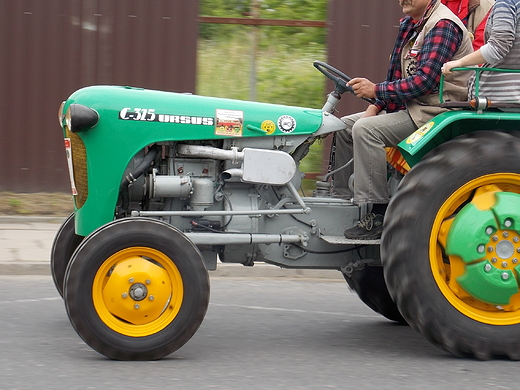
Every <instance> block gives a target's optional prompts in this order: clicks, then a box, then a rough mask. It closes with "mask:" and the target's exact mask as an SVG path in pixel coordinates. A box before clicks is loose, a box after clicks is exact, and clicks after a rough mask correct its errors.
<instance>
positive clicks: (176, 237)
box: [64, 218, 209, 360]
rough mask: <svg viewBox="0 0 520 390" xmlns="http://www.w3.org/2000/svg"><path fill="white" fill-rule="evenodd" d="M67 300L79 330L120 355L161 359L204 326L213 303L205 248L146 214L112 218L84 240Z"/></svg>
mask: <svg viewBox="0 0 520 390" xmlns="http://www.w3.org/2000/svg"><path fill="white" fill-rule="evenodd" d="M64 297H65V304H66V308H67V313H68V315H69V318H70V321H71V323H72V325H73V326H74V328H75V329H76V331H77V332H78V334H79V335H80V337H81V338H82V339H83V340H84V341H85V342H86V343H87V344H88V345H89V346H90V347H92V348H93V349H94V350H96V351H98V352H100V353H101V354H103V355H105V356H107V357H109V358H111V359H117V360H154V359H160V358H162V357H164V356H166V355H169V354H170V353H172V352H174V351H175V350H177V349H179V348H180V347H182V346H183V345H184V344H185V343H186V342H187V341H188V340H189V339H190V338H191V337H192V336H193V335H194V334H195V332H196V331H197V329H198V328H199V326H200V324H201V322H202V320H203V318H204V315H205V313H206V309H207V307H208V303H209V278H208V273H207V270H206V268H205V266H204V263H203V259H202V255H201V254H200V252H199V250H198V249H197V247H196V246H195V245H193V243H191V241H189V240H188V239H187V238H186V237H185V236H184V235H183V234H182V233H181V232H180V231H179V230H178V229H176V228H174V227H173V226H171V225H168V224H166V223H163V222H160V221H157V220H152V219H147V218H127V219H120V220H116V221H113V222H110V223H108V224H107V225H105V226H103V227H101V228H100V229H98V230H96V231H95V232H93V233H92V234H91V235H90V236H88V237H87V238H86V239H85V240H84V241H83V242H82V243H81V245H80V246H79V247H78V249H77V251H76V252H75V254H74V256H73V259H72V260H71V263H70V264H69V267H68V269H67V274H66V276H65V290H64Z"/></svg>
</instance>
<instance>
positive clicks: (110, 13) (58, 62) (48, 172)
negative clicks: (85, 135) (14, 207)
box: [0, 0, 198, 192]
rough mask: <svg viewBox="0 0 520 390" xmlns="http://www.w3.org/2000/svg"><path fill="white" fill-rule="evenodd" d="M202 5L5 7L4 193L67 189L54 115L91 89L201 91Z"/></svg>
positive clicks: (67, 2)
mask: <svg viewBox="0 0 520 390" xmlns="http://www.w3.org/2000/svg"><path fill="white" fill-rule="evenodd" d="M197 14H198V3H197V2H196V1H186V0H154V1H153V2H152V1H142V0H0V50H1V54H0V56H1V60H0V94H1V96H2V103H1V104H0V118H1V119H2V121H1V124H0V147H1V151H0V167H1V169H0V191H15V192H38V191H70V188H69V183H68V178H67V175H68V173H67V171H66V169H67V168H66V160H65V150H64V147H63V137H62V135H61V133H60V129H59V125H58V121H57V118H58V117H57V114H58V107H59V105H60V103H61V102H62V101H63V100H64V99H66V98H67V96H68V95H70V94H71V93H72V92H73V91H75V90H76V89H79V88H81V87H83V86H86V85H92V84H118V85H132V86H139V87H144V88H152V89H162V90H170V91H179V92H195V71H196V47H197V45H196V42H197V23H196V18H197Z"/></svg>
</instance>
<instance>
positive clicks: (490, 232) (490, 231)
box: [486, 226, 493, 236]
mask: <svg viewBox="0 0 520 390" xmlns="http://www.w3.org/2000/svg"><path fill="white" fill-rule="evenodd" d="M486 234H487V235H488V236H490V235H492V234H493V228H492V227H491V226H488V227H487V228H486Z"/></svg>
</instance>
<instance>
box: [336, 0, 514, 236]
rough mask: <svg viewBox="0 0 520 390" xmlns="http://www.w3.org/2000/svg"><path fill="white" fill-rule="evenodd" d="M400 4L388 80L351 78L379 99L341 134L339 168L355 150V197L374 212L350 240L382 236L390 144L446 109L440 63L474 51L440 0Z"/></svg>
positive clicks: (461, 84)
mask: <svg viewBox="0 0 520 390" xmlns="http://www.w3.org/2000/svg"><path fill="white" fill-rule="evenodd" d="M519 1H520V0H519ZM399 5H400V6H401V7H402V9H403V13H404V14H405V15H407V16H406V17H405V18H403V19H402V20H401V22H400V29H399V34H398V37H397V40H396V43H395V46H394V50H393V52H392V56H391V60H390V67H389V69H388V74H387V78H386V81H384V82H382V83H378V84H374V83H372V82H371V81H369V80H367V79H365V78H354V79H352V80H351V81H349V83H348V85H349V86H351V87H352V88H353V91H354V93H355V94H356V96H358V97H361V98H368V99H375V102H374V104H371V105H370V106H369V107H368V108H367V110H366V111H365V112H363V113H359V114H353V115H349V116H346V117H344V118H342V120H343V121H344V122H345V123H346V125H347V129H346V130H345V131H341V132H338V133H337V147H336V153H337V154H336V167H338V166H341V165H343V164H345V163H346V162H347V161H349V160H350V158H351V157H350V156H352V154H353V155H354V171H355V180H354V194H353V195H354V202H355V203H356V204H358V205H360V206H362V207H363V206H365V205H366V206H367V211H370V212H368V213H367V214H365V215H364V216H363V217H362V218H361V219H360V221H359V222H358V223H357V226H354V227H353V228H350V229H347V230H346V231H345V237H347V238H351V239H361V240H373V239H378V238H380V237H381V232H382V224H383V215H384V213H385V210H386V206H387V204H388V201H389V197H388V186H387V171H386V152H385V147H387V146H395V145H397V144H398V143H399V142H401V141H402V140H403V139H405V138H406V137H407V136H409V135H410V134H412V133H413V132H414V131H415V130H417V128H418V127H420V126H422V125H423V124H425V123H426V122H428V121H429V120H430V119H431V118H432V117H433V116H435V115H437V114H439V113H441V112H443V111H444V110H443V109H441V108H440V107H438V104H439V96H438V90H439V80H440V76H441V66H442V64H444V63H445V62H446V61H448V60H451V59H459V58H462V57H464V56H465V55H467V54H468V53H471V52H472V51H473V48H472V46H471V38H470V36H469V33H468V32H467V30H466V27H465V26H464V24H463V23H462V22H461V21H460V19H459V18H458V17H457V16H456V15H455V14H453V12H451V11H450V10H449V9H448V8H447V7H446V6H444V5H443V4H441V2H440V0H400V1H399ZM468 78H469V75H467V74H465V73H464V72H457V73H456V74H455V73H454V75H453V76H452V77H449V79H448V80H447V84H445V88H444V90H445V95H446V98H447V99H451V100H460V99H461V98H463V99H464V98H465V96H466V95H467V80H468ZM341 160H343V161H341ZM342 172H343V171H340V172H339V173H340V174H341V173H342ZM336 176H337V175H336ZM341 181H342V182H343V183H346V182H347V181H348V177H347V178H345V177H343V178H342V179H341ZM363 208H364V207H363ZM370 209H371V210H370Z"/></svg>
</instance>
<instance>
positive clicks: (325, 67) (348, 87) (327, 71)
mask: <svg viewBox="0 0 520 390" xmlns="http://www.w3.org/2000/svg"><path fill="white" fill-rule="evenodd" d="M314 67H315V68H316V69H318V70H319V71H320V72H321V73H323V74H324V75H325V76H327V77H328V78H329V79H331V80H332V81H333V82H334V88H335V91H336V92H337V93H338V94H339V95H341V94H343V93H345V92H350V93H352V94H354V95H355V96H357V97H359V98H361V99H363V100H365V101H367V102H368V103H370V104H374V101H375V97H376V94H375V91H374V84H372V95H371V96H370V97H369V96H368V95H369V93H368V92H367V91H365V88H367V89H368V88H370V87H369V86H366V85H365V83H361V85H359V81H358V82H355V80H365V81H366V82H368V83H370V81H369V80H367V79H362V78H355V79H352V78H350V77H349V76H347V75H346V74H345V73H343V72H341V71H340V70H338V69H336V68H334V67H333V66H331V65H329V64H327V63H325V62H322V61H314ZM351 83H353V84H351ZM353 85H357V86H358V87H359V88H361V87H362V88H363V91H360V92H359V94H358V93H356V91H355V90H354V88H353V87H352V86H353Z"/></svg>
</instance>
